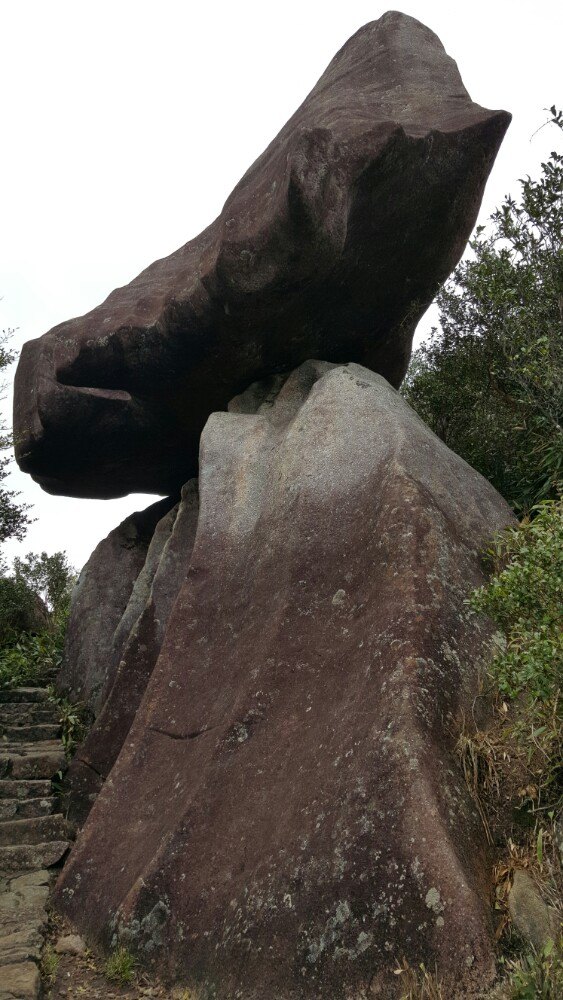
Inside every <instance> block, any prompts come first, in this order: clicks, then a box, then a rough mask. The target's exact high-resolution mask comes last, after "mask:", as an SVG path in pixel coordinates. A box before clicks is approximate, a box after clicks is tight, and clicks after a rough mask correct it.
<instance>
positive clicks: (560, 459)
mask: <svg viewBox="0 0 563 1000" xmlns="http://www.w3.org/2000/svg"><path fill="white" fill-rule="evenodd" d="M550 113H551V119H550V124H552V125H554V126H555V127H556V128H557V129H558V130H559V132H558V133H557V136H558V139H559V141H561V138H562V137H563V116H562V114H561V112H558V111H557V110H556V108H555V107H552V108H551V109H550ZM520 185H521V193H520V198H519V200H518V201H517V200H515V199H514V198H512V197H507V198H505V200H504V202H503V204H502V205H501V207H500V208H499V209H498V210H497V211H496V212H494V214H493V215H492V217H491V220H490V225H489V226H488V227H484V226H480V227H478V229H477V231H476V234H475V236H474V238H473V239H472V240H471V242H470V244H469V245H470V250H471V254H470V256H469V257H468V258H467V259H464V260H463V261H462V262H461V263H460V264H459V265H458V267H457V268H456V270H455V271H454V273H453V275H452V277H451V278H450V280H449V281H447V282H446V284H445V285H444V287H443V288H442V290H441V291H440V293H439V295H438V298H437V303H438V307H439V313H440V327H439V328H438V329H435V330H434V331H433V333H432V336H431V337H430V339H429V341H428V342H426V343H424V344H423V345H422V346H421V347H419V349H418V350H417V351H415V353H414V355H413V359H412V363H411V367H410V370H409V373H408V376H407V379H406V381H405V384H404V386H403V393H404V395H405V397H406V399H407V400H408V402H409V403H410V404H411V405H412V406H413V407H414V409H415V410H417V412H418V413H419V414H420V416H421V417H422V418H423V420H425V421H426V423H428V424H429V425H430V426H431V428H432V429H433V430H434V431H435V433H436V434H437V435H438V437H440V438H442V440H443V441H445V443H446V444H447V445H448V446H449V447H450V448H452V450H453V451H455V452H457V453H458V454H459V455H461V456H462V458H464V459H465V460H466V461H467V462H468V463H469V464H470V465H472V466H473V467H474V468H475V469H477V470H478V471H479V472H481V473H482V474H483V475H484V476H486V478H487V479H489V480H490V481H491V483H492V484H493V485H494V486H495V487H496V488H497V489H498V490H499V492H500V493H501V494H502V495H503V496H504V497H505V498H506V500H507V501H508V502H509V503H510V504H511V505H512V507H513V508H514V509H515V510H516V511H517V512H525V511H526V510H528V509H529V508H530V507H531V506H533V505H534V504H535V503H537V502H539V501H540V500H543V499H555V497H556V496H557V495H558V490H559V487H560V485H561V482H562V476H563V152H558V151H553V152H552V153H551V155H550V157H549V159H548V160H547V162H546V163H543V164H542V166H541V174H540V177H539V179H538V180H533V179H531V178H530V177H527V178H525V179H523V180H521V182H520Z"/></svg>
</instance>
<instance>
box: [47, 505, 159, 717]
mask: <svg viewBox="0 0 563 1000" xmlns="http://www.w3.org/2000/svg"><path fill="white" fill-rule="evenodd" d="M171 506H172V501H170V500H159V501H157V503H155V504H152V505H151V506H150V507H148V508H147V509H146V510H144V511H140V512H139V513H136V514H132V515H131V516H130V517H128V518H126V519H125V520H124V521H123V522H122V523H121V524H120V525H119V527H117V528H115V529H114V530H113V531H111V532H110V533H109V535H108V536H107V538H104V539H103V541H101V542H100V543H99V545H98V546H97V547H96V548H95V549H94V552H93V553H92V555H91V556H90V558H89V560H88V562H87V563H86V565H85V567H84V569H83V570H82V572H81V574H80V577H79V579H78V583H77V584H76V587H75V588H74V592H73V595H72V603H71V610H70V618H69V623H68V629H67V637H66V646H65V653H64V660H63V666H62V669H61V672H60V674H59V676H58V679H57V686H58V688H59V690H60V691H62V692H64V693H66V694H68V695H69V696H70V697H71V699H72V700H73V701H78V702H82V703H83V704H84V705H87V706H88V707H89V708H90V709H91V710H92V711H93V712H94V714H95V715H97V714H98V713H99V711H100V709H101V707H102V704H103V700H104V693H105V692H106V691H107V690H108V689H109V688H111V686H112V684H113V681H114V678H115V671H116V670H117V667H118V664H119V660H120V655H121V646H120V645H118V646H116V645H115V642H114V635H115V631H116V629H117V627H118V625H119V623H120V621H121V618H122V616H123V614H124V612H125V610H126V608H127V604H128V602H129V599H130V598H131V594H132V591H133V588H134V586H135V582H136V580H137V578H138V576H139V574H140V573H141V571H142V569H143V566H144V564H145V560H146V558H147V553H148V550H149V546H150V543H151V540H152V537H153V534H154V530H155V528H156V525H157V524H158V522H159V521H160V520H161V518H162V517H164V516H165V515H166V514H167V512H168V510H169V509H170V507H171Z"/></svg>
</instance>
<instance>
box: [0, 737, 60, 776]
mask: <svg viewBox="0 0 563 1000" xmlns="http://www.w3.org/2000/svg"><path fill="white" fill-rule="evenodd" d="M65 767H66V757H65V754H64V750H63V749H62V745H61V743H60V741H59V740H53V741H47V742H43V743H34V744H25V743H22V744H19V745H14V744H7V745H5V746H2V745H1V744H0V778H8V777H10V778H15V779H17V780H19V779H21V778H30V779H37V778H53V777H54V776H55V775H56V774H57V772H58V771H62V770H64V768H65Z"/></svg>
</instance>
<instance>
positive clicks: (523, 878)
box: [508, 868, 561, 952]
mask: <svg viewBox="0 0 563 1000" xmlns="http://www.w3.org/2000/svg"><path fill="white" fill-rule="evenodd" d="M508 910H509V913H510V918H511V920H512V923H513V924H514V926H515V927H516V930H517V931H518V933H519V934H521V935H522V937H523V938H524V940H525V941H528V942H529V943H530V944H531V945H533V947H534V948H535V949H536V951H538V952H541V951H542V949H543V948H545V946H546V945H547V943H548V941H550V940H551V941H557V939H558V937H559V933H560V926H561V919H560V916H561V915H560V914H558V913H557V911H556V910H555V909H554V907H552V906H548V905H547V903H545V902H544V900H543V899H542V896H541V893H540V891H539V889H538V887H537V885H536V883H535V882H534V880H533V878H532V877H531V875H529V874H528V872H527V871H524V869H522V868H517V869H516V871H515V872H514V879H513V883H512V888H511V890H510V892H509V894H508Z"/></svg>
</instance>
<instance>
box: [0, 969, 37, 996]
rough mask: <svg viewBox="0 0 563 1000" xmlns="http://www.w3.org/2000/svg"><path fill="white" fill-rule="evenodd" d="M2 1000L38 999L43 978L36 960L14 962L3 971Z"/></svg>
mask: <svg viewBox="0 0 563 1000" xmlns="http://www.w3.org/2000/svg"><path fill="white" fill-rule="evenodd" d="M1 976H2V979H1V983H2V985H1V986H0V1000H37V998H38V997H39V996H40V995H41V994H40V991H41V978H40V975H39V968H38V966H37V964H36V963H35V962H14V963H13V964H12V965H6V966H4V967H3V968H2V971H1Z"/></svg>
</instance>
